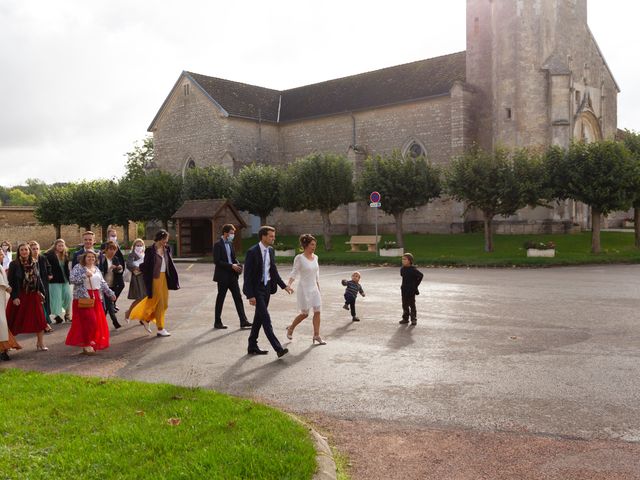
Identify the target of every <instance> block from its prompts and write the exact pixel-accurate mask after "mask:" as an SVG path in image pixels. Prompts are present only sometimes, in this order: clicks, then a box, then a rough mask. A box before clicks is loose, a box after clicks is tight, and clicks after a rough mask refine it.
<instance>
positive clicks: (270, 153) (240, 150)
mask: <svg viewBox="0 0 640 480" xmlns="http://www.w3.org/2000/svg"><path fill="white" fill-rule="evenodd" d="M455 55H458V54H453V56H455ZM462 55H464V58H463V61H464V62H465V65H464V68H465V75H464V79H462V80H461V79H459V78H458V77H456V76H455V75H453V74H451V81H450V83H449V87H448V90H447V91H444V92H439V93H437V94H433V95H431V96H426V97H418V96H416V98H411V99H405V100H403V101H401V102H395V103H392V104H376V103H375V101H374V100H375V99H374V100H372V102H371V105H370V106H369V107H359V108H353V109H351V110H349V109H347V108H346V107H345V108H340V106H338V107H336V109H335V112H333V113H327V112H326V111H323V113H322V114H318V115H315V114H314V112H313V111H309V112H308V115H307V116H302V117H301V118H288V119H287V120H286V121H282V120H281V119H280V112H281V108H285V107H286V106H287V103H286V102H287V101H289V100H288V98H289V97H292V98H293V97H295V98H297V99H298V102H299V99H300V92H301V91H302V90H304V89H305V88H308V92H309V95H310V97H309V102H308V105H313V104H314V98H312V95H317V92H318V89H320V88H323V86H324V84H317V85H312V86H308V87H300V89H294V90H295V94H291V95H289V93H288V92H291V91H285V92H276V91H273V90H267V89H262V87H252V86H247V85H243V84H237V85H238V86H239V87H238V88H239V90H238V91H241V92H250V93H251V94H254V96H255V98H254V97H251V100H249V99H247V100H246V102H245V104H242V105H240V106H238V105H233V104H234V102H235V103H237V102H242V100H241V99H240V100H238V99H237V98H236V99H234V98H233V95H229V92H227V91H226V90H225V89H226V88H231V87H227V86H228V85H230V84H234V82H229V81H227V80H221V79H213V78H212V77H204V76H198V75H195V74H191V75H189V74H188V72H184V73H183V74H182V75H181V76H180V78H179V79H178V81H177V83H176V85H175V87H174V89H173V90H172V92H171V93H170V95H169V97H168V98H167V100H166V101H165V103H164V104H163V106H162V108H161V109H160V111H159V112H158V115H157V116H156V118H155V119H154V121H153V123H152V124H151V126H150V127H149V130H150V131H152V132H153V135H154V141H155V149H156V151H155V159H156V163H157V164H158V166H159V167H160V168H162V169H166V170H169V171H173V172H184V169H185V168H188V167H189V166H198V167H202V166H208V165H214V164H221V165H224V166H226V167H227V168H229V169H230V170H231V171H233V172H235V173H237V172H238V170H239V169H240V168H242V166H244V165H247V164H249V163H252V162H259V163H270V164H277V165H286V164H289V163H291V162H292V161H294V160H295V159H297V158H300V157H303V156H305V155H308V154H310V153H314V152H330V153H336V154H342V155H346V156H347V158H349V159H350V160H351V161H352V162H353V164H354V167H355V170H356V175H357V170H358V168H359V166H360V165H361V163H362V161H363V160H364V158H365V157H366V155H376V154H382V153H388V152H390V151H392V150H394V149H400V150H401V151H403V153H404V152H406V150H407V149H408V148H409V146H410V145H411V144H412V143H417V144H418V145H420V147H421V148H423V149H424V151H425V152H426V155H427V157H428V159H429V160H431V161H432V162H434V163H435V164H438V165H447V163H448V162H449V161H450V159H451V158H452V157H453V156H455V155H457V154H460V153H461V152H463V151H464V149H466V148H468V147H469V146H471V145H472V144H474V143H477V144H479V145H480V146H481V147H483V148H485V149H492V148H494V147H495V146H498V145H502V146H506V147H531V146H543V147H544V146H548V145H551V144H556V145H561V146H565V147H566V146H568V145H569V143H570V142H571V141H572V140H573V139H585V140H597V139H602V138H613V136H614V135H615V132H616V130H617V124H616V115H617V111H616V108H617V103H616V101H617V93H618V91H619V90H618V87H617V85H616V83H615V80H614V78H613V76H612V74H611V72H610V71H609V68H608V66H607V64H606V61H605V60H604V58H603V56H602V54H601V52H600V50H599V48H598V46H597V43H596V41H595V39H594V38H593V35H592V34H591V31H590V30H589V28H588V26H587V1H586V0H531V1H529V0H527V1H525V0H467V50H466V52H462ZM439 58H444V57H439ZM452 58H453V57H452ZM456 58H457V57H456ZM434 60H436V59H434ZM418 63H419V62H416V64H418ZM408 65H409V64H408ZM445 65H446V64H445ZM401 67H402V66H399V67H392V68H401ZM377 72H381V71H377ZM375 74H376V72H369V73H367V74H362V75H359V76H354V77H347V78H345V79H339V80H336V81H335V82H337V81H341V80H342V81H343V83H345V84H346V82H347V81H349V80H350V79H352V80H353V81H354V82H360V83H362V82H363V81H366V78H367V75H369V76H372V75H375ZM194 78H196V79H199V80H198V81H196V80H194ZM372 78H373V77H372ZM206 79H210V80H212V83H211V84H210V85H204V83H203V80H206ZM431 81H435V80H433V79H432V78H430V77H425V78H424V82H431ZM325 83H326V85H327V88H331V87H330V85H331V81H330V82H325ZM203 85H204V86H203ZM212 85H213V86H212ZM389 88H393V87H389ZM252 89H253V90H252ZM378 92H379V90H378ZM233 94H234V95H235V96H236V97H237V96H238V94H237V92H233ZM338 94H339V92H336V95H338ZM230 98H231V100H230ZM256 98H257V99H258V100H259V99H261V98H262V99H264V103H263V106H262V107H260V106H259V105H258V100H256ZM283 102H284V106H283ZM316 104H317V102H316ZM229 105H232V106H234V108H233V109H232V108H229ZM276 106H277V109H276ZM296 107H297V110H296V108H294V109H293V110H296V111H297V112H298V113H299V112H300V108H299V107H300V104H298V105H296ZM310 108H311V107H310ZM276 111H277V113H276ZM247 112H248V113H247ZM256 112H257V113H256ZM382 201H384V199H382ZM463 211H464V208H463V206H462V205H460V204H459V203H457V202H454V201H451V200H448V199H439V200H436V201H435V202H433V203H432V204H429V205H428V206H426V207H422V208H419V209H417V210H415V211H410V212H407V214H406V216H405V221H404V225H405V231H406V232H457V231H462V230H463V228H464V227H463V223H464V222H465V221H474V220H476V219H477V218H478V217H477V213H475V212H469V213H468V214H467V216H466V217H465V218H463V217H462V214H463ZM375 214H376V212H375V211H373V210H372V209H370V208H368V205H367V203H366V202H355V203H353V204H350V205H347V206H344V207H342V208H340V209H338V210H337V211H336V212H334V213H333V214H332V215H331V221H332V223H333V226H334V228H333V231H334V232H335V233H349V234H356V233H371V232H372V230H373V228H374V223H375V217H374V215H375ZM379 215H380V216H379V218H378V225H379V230H380V231H382V232H385V233H386V232H391V231H393V218H391V217H389V216H385V215H383V214H382V212H379ZM269 222H270V223H273V224H274V225H278V227H279V230H280V231H282V232H286V233H298V232H300V231H302V230H304V231H311V232H314V233H319V232H320V231H321V226H322V222H321V219H320V215H319V214H318V213H317V212H299V213H287V212H282V211H276V212H274V214H273V215H272V216H271V217H270V218H269ZM506 222H507V223H508V222H513V223H514V224H516V223H517V224H518V225H527V227H526V229H527V230H533V231H535V230H536V228H538V230H539V231H548V229H549V227H548V224H549V222H558V226H557V228H558V229H565V230H566V226H565V223H566V222H569V223H576V222H577V223H580V224H581V225H582V226H588V209H586V207H585V206H583V205H576V204H573V202H566V203H563V204H561V205H559V206H558V207H557V208H554V209H542V208H539V209H535V210H531V209H523V210H522V211H520V212H518V214H517V215H515V216H513V217H512V218H509V219H506ZM522 228H525V227H522ZM554 228H555V227H554ZM518 229H520V227H517V228H516V230H518ZM501 230H502V231H504V232H510V231H513V229H510V228H501Z"/></svg>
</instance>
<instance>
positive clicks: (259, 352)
mask: <svg viewBox="0 0 640 480" xmlns="http://www.w3.org/2000/svg"><path fill="white" fill-rule="evenodd" d="M267 353H269V352H268V351H267V350H260V349H259V348H258V347H255V348H249V349H248V350H247V354H248V355H266V354H267ZM278 355H279V354H278Z"/></svg>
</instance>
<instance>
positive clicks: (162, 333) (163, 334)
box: [157, 328, 171, 337]
mask: <svg viewBox="0 0 640 480" xmlns="http://www.w3.org/2000/svg"><path fill="white" fill-rule="evenodd" d="M157 336H158V337H170V336H171V334H170V333H169V332H167V330H166V329H164V328H163V329H162V330H158V334H157Z"/></svg>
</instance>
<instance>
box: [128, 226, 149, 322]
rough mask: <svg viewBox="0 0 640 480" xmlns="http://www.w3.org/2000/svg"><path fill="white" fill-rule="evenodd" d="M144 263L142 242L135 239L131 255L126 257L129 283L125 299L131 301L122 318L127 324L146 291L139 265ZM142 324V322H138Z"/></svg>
mask: <svg viewBox="0 0 640 480" xmlns="http://www.w3.org/2000/svg"><path fill="white" fill-rule="evenodd" d="M143 262H144V240H142V239H141V238H136V239H135V240H134V241H133V245H132V248H131V253H130V254H129V255H128V256H127V270H129V271H130V272H131V282H129V293H128V295H127V298H128V299H130V300H133V303H132V304H131V306H130V307H129V308H128V309H127V311H126V313H125V315H124V318H125V319H126V320H127V322H129V315H130V314H131V310H133V308H134V307H135V306H136V305H137V304H138V303H140V300H142V299H143V298H144V297H145V296H146V290H145V286H144V278H143V277H142V271H141V270H140V265H142V263H143ZM140 323H142V321H140Z"/></svg>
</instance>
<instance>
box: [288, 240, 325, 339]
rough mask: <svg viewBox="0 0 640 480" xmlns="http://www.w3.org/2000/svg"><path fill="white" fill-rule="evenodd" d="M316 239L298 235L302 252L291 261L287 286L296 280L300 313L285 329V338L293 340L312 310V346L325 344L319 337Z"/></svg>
mask: <svg viewBox="0 0 640 480" xmlns="http://www.w3.org/2000/svg"><path fill="white" fill-rule="evenodd" d="M316 245H317V242H316V239H315V238H314V237H313V235H310V234H308V233H305V234H304V235H300V246H301V247H302V250H303V252H302V253H301V254H299V255H296V257H295V258H294V260H293V269H292V270H291V274H290V275H289V283H288V286H289V287H291V285H292V284H293V282H294V280H295V279H296V278H298V279H299V281H298V288H297V291H298V293H297V300H298V310H299V311H300V313H299V314H298V316H297V317H296V318H294V319H293V323H291V325H289V326H288V327H287V338H288V339H289V340H292V339H293V331H294V330H295V328H296V327H297V326H298V324H299V323H300V322H302V321H303V320H304V319H305V318H307V317H308V316H309V311H310V310H313V344H314V345H315V343H316V342H317V343H318V344H319V345H326V343H327V342H325V341H324V340H322V337H321V336H320V307H321V305H322V298H321V297H320V283H319V280H320V266H319V265H318V256H317V255H316V254H315V253H314V252H315V251H316Z"/></svg>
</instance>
